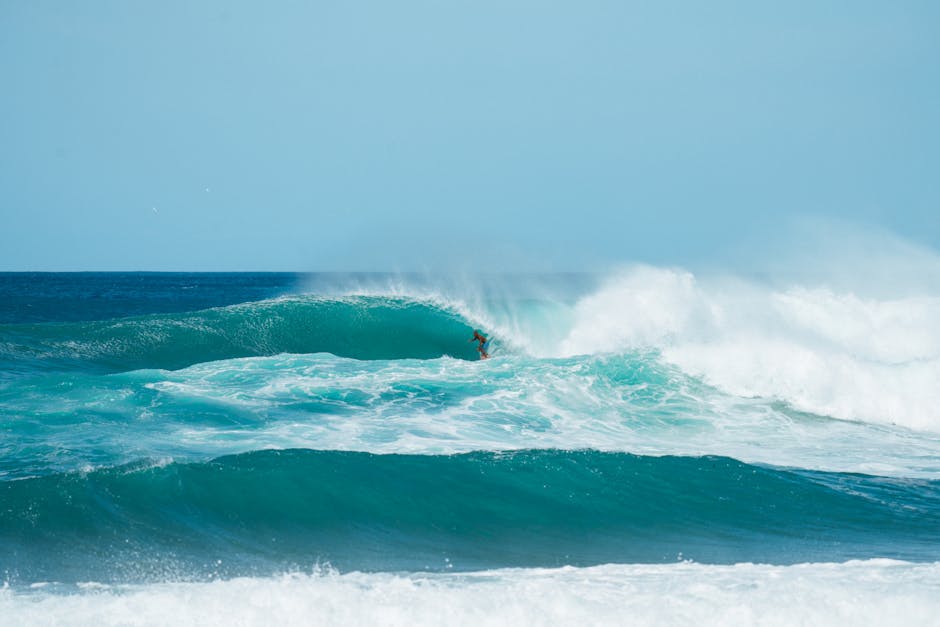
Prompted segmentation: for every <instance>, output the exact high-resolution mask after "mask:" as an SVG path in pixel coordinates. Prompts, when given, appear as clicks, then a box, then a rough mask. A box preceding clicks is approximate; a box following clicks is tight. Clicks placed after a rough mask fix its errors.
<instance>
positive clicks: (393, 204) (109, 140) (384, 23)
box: [0, 0, 940, 271]
mask: <svg viewBox="0 0 940 627" xmlns="http://www.w3.org/2000/svg"><path fill="white" fill-rule="evenodd" d="M805 216H809V217H811V218H812V219H814V220H821V222H820V223H825V224H838V223H849V224H853V225H860V227H859V228H869V227H870V228H872V229H883V230H885V231H886V232H890V233H892V234H895V235H896V236H898V237H900V238H903V239H905V240H910V241H912V242H914V243H916V244H917V245H921V246H924V247H926V248H929V249H937V248H940V4H938V3H936V2H932V1H929V2H928V1H922V2H921V1H915V0H912V1H900V2H883V1H877V2H871V1H864V0H862V1H856V2H831V1H827V0H812V1H793V2H786V3H755V2H748V1H743V0H742V1H739V2H725V1H721V0H715V1H712V2H692V1H689V2H672V1H669V0H665V1H663V2H630V1H627V0H618V1H611V2H604V1H592V0H585V1H584V2H550V1H546V0H540V1H538V2H534V1H533V2H515V1H512V0H503V1H500V2H487V1H477V2H472V3H471V2H446V1H443V0H438V1H430V0H429V1H426V2H411V1H409V0H402V1H401V2H386V1H376V2H356V1H354V0H344V1H342V2H339V1H336V2H334V1H316V0H305V1H289V0H281V1H277V0H275V1H272V2H244V1H242V0H201V1H199V0H197V1H192V0H183V1H181V0H165V1H161V2H152V1H148V2H143V1H139V0H115V1H110V0H90V1H87V2H74V1H73V0H0V270H8V271H19V270H191V271H216V270H220V271H221V270H233V271H234V270H288V271H328V270H342V271H356V270H418V271H420V270H436V269H447V268H457V267H460V268H464V269H466V268H478V269H481V270H487V271H499V270H522V271H529V270H584V269H597V268H602V267H604V266H605V265H609V264H615V263H620V262H626V261H639V262H646V263H654V264H685V265H695V264H696V263H702V262H707V261H708V260H713V259H717V258H721V257H722V256H723V255H725V254H726V252H727V251H728V250H731V249H737V248H740V247H741V246H742V243H746V245H747V247H748V248H749V249H751V250H759V249H760V243H761V242H762V241H763V240H764V239H768V238H773V237H775V235H776V234H778V233H780V232H781V231H782V230H784V229H785V227H786V225H788V224H789V223H791V222H792V221H793V220H794V219H799V218H801V217H805ZM838 235H839V234H838V233H837V232H833V233H832V234H831V236H832V237H834V238H835V237H838Z"/></svg>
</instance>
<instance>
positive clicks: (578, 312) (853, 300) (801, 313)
mask: <svg viewBox="0 0 940 627" xmlns="http://www.w3.org/2000/svg"><path fill="white" fill-rule="evenodd" d="M648 347H654V348H657V349H659V350H660V351H661V353H662V355H663V357H664V358H665V359H666V360H667V361H668V362H669V363H672V364H673V365H676V366H678V367H679V368H681V369H683V370H684V371H686V372H688V373H690V374H692V375H695V376H700V377H702V378H703V379H704V380H705V381H706V382H708V383H710V384H712V385H715V386H717V387H719V388H721V389H723V390H724V391H726V392H729V393H732V394H735V395H739V396H746V397H765V398H776V399H779V400H782V401H785V402H787V403H789V404H790V405H791V406H792V407H794V408H796V409H798V410H802V411H808V412H812V413H816V414H820V415H826V416H832V417H835V418H841V419H848V420H860V421H866V422H876V423H885V424H898V425H902V426H905V427H909V428H914V429H921V430H934V431H935V430H940V385H938V383H940V297H936V296H932V295H916V296H908V297H895V298H892V299H875V298H863V297H860V296H859V295H857V294H855V293H852V292H846V291H836V290H833V289H831V288H829V287H814V288H809V287H800V286H797V287H789V288H784V289H774V288H769V287H761V286H759V285H756V284H753V283H745V282H742V281H738V280H727V279H725V280H702V279H699V278H697V277H695V276H694V275H693V274H691V273H689V272H686V271H683V270H671V269H663V268H650V267H639V268H634V269H631V270H627V271H624V272H622V273H620V274H618V275H616V276H615V277H613V278H611V279H610V280H608V281H607V283H606V284H605V285H604V286H602V287H601V288H600V289H599V290H598V291H596V292H595V293H593V294H591V295H589V296H587V297H584V298H582V299H581V300H580V301H579V302H578V303H577V304H576V306H575V313H574V323H573V325H572V327H571V330H570V332H569V333H568V334H567V335H566V336H565V337H564V339H563V340H562V341H561V342H560V343H559V344H558V345H557V353H558V354H560V355H565V356H572V355H579V354H593V353H602V352H617V351H623V350H631V349H633V350H635V349H638V348H648Z"/></svg>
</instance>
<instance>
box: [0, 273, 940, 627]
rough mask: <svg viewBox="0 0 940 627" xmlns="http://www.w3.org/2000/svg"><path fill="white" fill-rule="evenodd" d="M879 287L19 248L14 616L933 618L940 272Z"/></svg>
mask: <svg viewBox="0 0 940 627" xmlns="http://www.w3.org/2000/svg"><path fill="white" fill-rule="evenodd" d="M869 287H871V289H869ZM874 287H877V286H874ZM874 287H873V286H867V287H866V286H858V285H849V284H845V283H840V282H838V281H810V280H786V281H782V280H764V279H759V278H754V277H741V276H733V275H728V274H721V273H712V274H708V273H694V272H691V271H689V270H686V269H683V268H669V267H653V266H625V267H622V268H619V269H617V270H615V271H611V272H605V273H597V274H553V275H489V276H482V277H481V276H474V277H462V276H440V275H390V274H306V275H294V274H253V273H241V274H238V273H236V274H186V273H176V274H151V273H102V274H94V273H91V274H83V273H78V274H71V273H51V274H42V273H40V274H28V273H12V274H0V581H2V584H0V585H2V588H0V624H3V625H6V624H9V625H19V624H170V623H173V624H231V623H233V622H236V623H243V624H261V623H268V622H274V621H277V622H282V623H286V624H309V623H310V622H311V621H312V622H323V623H327V624H335V623H347V624H348V623H357V624H361V623H378V624H393V625H398V624H400V625H404V624H442V623H443V624H508V623H520V622H522V623H531V624H559V623H572V622H575V621H578V622H584V623H587V624H650V623H671V624H692V623H696V624H703V623H704V624H768V625H774V624H793V623H808V624H837V623H849V622H851V623H852V624H873V625H874V624H885V623H886V622H891V621H892V619H894V618H895V617H897V616H898V615H904V616H905V617H907V619H908V620H909V622H911V624H940V621H938V619H937V618H936V617H937V616H940V613H938V610H940V410H938V409H937V408H938V407H940V386H938V385H937V384H938V382H940V291H937V290H936V289H935V287H934V286H932V285H930V284H928V283H922V284H920V285H916V286H913V287H911V286H905V288H904V289H900V288H898V289H892V290H884V289H881V290H878V289H874ZM894 287H896V288H897V287H898V286H896V285H895V286H894ZM474 329H480V330H481V331H483V332H484V333H485V334H487V335H489V336H491V337H492V338H493V347H494V348H493V350H492V357H491V359H489V360H485V361H480V360H479V359H478V355H477V353H476V351H475V349H474V345H473V344H472V343H470V342H468V340H469V339H470V337H471V335H472V333H473V330H474Z"/></svg>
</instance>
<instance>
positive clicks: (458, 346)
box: [0, 296, 478, 371]
mask: <svg viewBox="0 0 940 627" xmlns="http://www.w3.org/2000/svg"><path fill="white" fill-rule="evenodd" d="M472 328H473V327H472V324H471V322H470V321H468V320H466V319H464V318H462V317H461V316H460V315H459V314H458V313H456V312H454V311H452V310H450V309H448V308H446V307H444V306H441V305H438V304H435V303H433V302H430V301H423V300H416V299H412V298H398V297H382V296H372V297H369V296H349V297H332V298H327V297H314V296H309V297H299V296H298V297H290V298H279V299H273V300H265V301H257V302H251V303H244V304H240V305H231V306H227V307H219V308H214V309H206V310H202V311H197V312H191V313H175V314H157V315H149V316H141V317H134V318H122V319H116V320H108V321H93V322H78V323H44V324H16V325H2V326H0V359H2V362H3V365H4V366H5V367H7V366H8V367H9V369H10V370H11V371H15V370H19V371H29V370H36V369H50V368H63V367H64V368H75V367H82V368H89V367H98V368H101V369H103V370H105V371H125V370H137V369H144V368H162V369H177V368H183V367H185V366H189V365H192V364H196V363H201V362H206V361H214V360H220V359H232V358H237V357H252V356H263V355H275V354H278V353H319V352H327V353H332V354H334V355H338V356H342V357H351V358H355V359H431V358H436V357H441V356H445V355H446V356H450V357H455V358H459V359H476V358H477V357H478V355H477V353H476V351H475V349H474V345H472V344H470V343H468V342H467V339H468V338H469V337H470V336H471V335H472Z"/></svg>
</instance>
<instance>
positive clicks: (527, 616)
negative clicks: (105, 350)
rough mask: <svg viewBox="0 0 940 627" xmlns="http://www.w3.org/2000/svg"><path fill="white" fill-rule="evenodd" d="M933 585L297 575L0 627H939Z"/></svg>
mask: <svg viewBox="0 0 940 627" xmlns="http://www.w3.org/2000/svg"><path fill="white" fill-rule="evenodd" d="M50 588H53V590H52V591H50ZM938 589H940V564H936V563H934V564H912V563H905V562H895V561H890V560H869V561H858V562H847V563H843V564H799V565H794V566H768V565H753V564H738V565H732V566H709V565H702V564H692V563H676V564H667V565H605V566H597V567H592V568H572V567H565V568H559V569H505V570H493V571H483V572H474V573H462V574H461V573H442V574H428V573H402V574H365V573H349V574H342V575H340V574H336V573H323V574H312V575H306V574H292V575H284V576H279V577H272V578H240V579H233V580H229V581H215V582H209V583H162V584H154V585H141V586H96V587H93V588H90V587H88V586H85V589H84V590H79V591H73V592H66V593H63V592H62V591H61V590H60V591H58V592H57V591H55V590H54V587H44V588H36V589H32V590H24V591H14V590H12V589H9V588H6V589H3V590H0V625H11V626H12V625H94V626H96V627H103V626H106V625H233V624H237V625H271V624H278V625H310V624H317V625H402V626H409V627H410V626H417V625H435V626H436V625H473V626H478V625H575V624H587V625H667V624H668V625H722V626H734V625H794V624H801V625H802V624H812V625H879V626H881V625H890V624H898V621H903V622H904V623H905V624H909V625H938V624H940V618H938V616H940V594H937V591H938Z"/></svg>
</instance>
